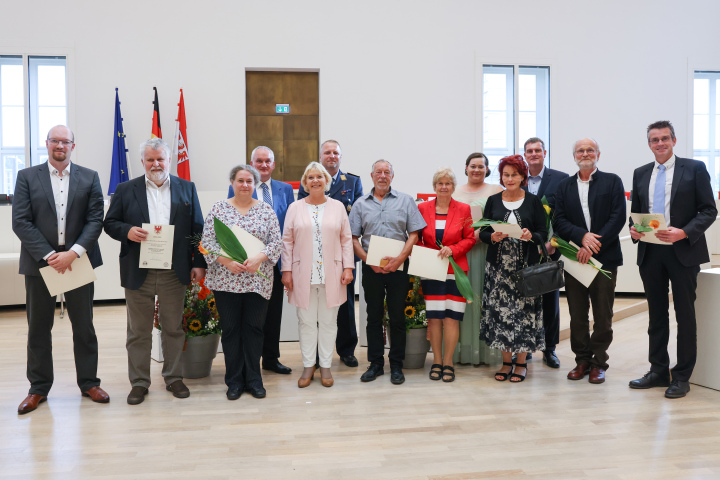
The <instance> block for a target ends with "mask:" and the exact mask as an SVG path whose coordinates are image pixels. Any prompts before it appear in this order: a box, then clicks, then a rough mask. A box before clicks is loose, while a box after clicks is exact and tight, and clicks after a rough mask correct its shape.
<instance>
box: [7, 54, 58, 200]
mask: <svg viewBox="0 0 720 480" xmlns="http://www.w3.org/2000/svg"><path fill="white" fill-rule="evenodd" d="M65 64H66V62H65V57H47V56H28V55H7V56H0V168H2V177H0V192H2V193H13V190H14V188H15V180H16V178H17V172H18V170H22V169H23V168H25V167H26V166H30V165H38V164H40V163H42V162H45V161H47V149H46V148H45V136H46V135H47V132H48V130H50V128H52V127H53V126H55V125H58V124H63V125H64V124H66V123H67V86H66V67H65ZM26 119H27V122H26Z"/></svg>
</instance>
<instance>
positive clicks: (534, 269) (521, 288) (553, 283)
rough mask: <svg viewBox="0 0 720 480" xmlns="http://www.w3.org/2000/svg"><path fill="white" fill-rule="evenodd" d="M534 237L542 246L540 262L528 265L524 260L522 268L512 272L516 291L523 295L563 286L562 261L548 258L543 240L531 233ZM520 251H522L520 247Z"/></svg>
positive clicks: (527, 295) (539, 293)
mask: <svg viewBox="0 0 720 480" xmlns="http://www.w3.org/2000/svg"><path fill="white" fill-rule="evenodd" d="M535 238H537V239H538V240H539V242H540V246H541V247H542V252H543V255H542V258H541V259H540V263H538V264H537V265H531V266H528V264H527V260H524V261H523V268H522V269H520V270H518V271H516V272H515V273H513V274H512V279H513V280H514V281H515V285H516V286H517V289H518V292H520V295H522V296H523V297H536V296H538V295H542V294H544V293H549V292H553V291H555V290H558V289H560V288H562V287H564V286H565V278H564V276H563V262H562V261H561V260H558V261H554V260H552V259H550V255H549V254H548V251H547V248H545V242H543V241H542V238H541V237H540V235H538V234H537V233H533V239H535ZM520 252H522V247H520ZM521 255H522V253H521ZM526 257H527V256H526ZM543 259H544V260H545V261H544V262H543Z"/></svg>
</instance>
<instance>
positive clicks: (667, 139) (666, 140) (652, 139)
mask: <svg viewBox="0 0 720 480" xmlns="http://www.w3.org/2000/svg"><path fill="white" fill-rule="evenodd" d="M670 139H671V137H668V136H667V135H666V136H664V137H662V138H657V137H654V138H651V139H650V140H649V142H650V143H651V144H653V145H657V144H658V143H660V142H663V143H670Z"/></svg>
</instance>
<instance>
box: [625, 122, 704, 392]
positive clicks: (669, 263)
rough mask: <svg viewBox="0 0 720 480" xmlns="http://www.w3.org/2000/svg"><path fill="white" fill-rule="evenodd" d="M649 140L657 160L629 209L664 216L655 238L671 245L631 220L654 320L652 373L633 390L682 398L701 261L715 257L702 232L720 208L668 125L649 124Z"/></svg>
mask: <svg viewBox="0 0 720 480" xmlns="http://www.w3.org/2000/svg"><path fill="white" fill-rule="evenodd" d="M647 139H648V146H649V147H650V150H652V152H653V154H654V155H655V161H654V162H651V163H648V164H647V165H643V166H642V167H640V168H638V169H636V170H635V173H634V175H633V187H632V206H631V207H630V211H631V212H633V213H660V214H663V215H664V216H665V222H666V223H667V225H668V229H667V230H658V231H657V232H656V235H655V236H656V237H657V238H658V239H660V240H662V241H665V242H668V243H669V244H668V245H660V244H654V243H647V242H642V241H640V240H641V239H642V237H643V235H644V234H643V233H640V232H638V231H637V229H636V228H635V227H634V226H633V221H632V218H631V219H630V236H632V239H633V241H634V242H639V243H638V258H637V264H638V266H639V267H640V277H641V278H642V281H643V287H644V288H645V295H646V296H647V299H648V314H649V317H650V326H649V327H648V335H649V336H650V345H649V346H650V352H649V354H648V359H649V360H650V371H649V372H647V373H646V374H645V375H644V376H643V377H642V378H638V379H637V380H633V381H631V382H630V388H640V389H644V388H652V387H667V389H666V390H665V397H667V398H681V397H684V396H685V395H687V393H688V392H689V391H690V383H689V381H690V376H691V375H692V371H693V368H694V367H695V360H696V357H697V324H696V322H695V289H696V287H697V277H698V273H700V265H701V264H703V263H707V262H709V261H710V255H709V254H708V247H707V242H706V240H705V231H706V230H707V229H708V228H710V225H712V223H713V222H714V221H715V217H716V215H717V208H716V207H715V198H714V195H713V191H712V186H711V184H710V175H709V174H708V171H707V168H706V167H705V164H704V163H703V162H699V161H697V160H691V159H689V158H680V157H676V156H675V154H674V153H673V147H674V146H675V143H676V142H677V139H676V138H675V129H674V128H673V126H672V124H671V123H670V122H668V121H665V120H663V121H659V122H655V123H653V124H651V125H650V126H648V128H647ZM670 283H672V292H673V303H674V304H675V321H676V322H677V364H676V365H675V367H673V368H672V370H669V369H670V356H669V355H668V351H667V346H668V340H669V338H670V315H669V308H670V300H669V298H668V286H669V284H670Z"/></svg>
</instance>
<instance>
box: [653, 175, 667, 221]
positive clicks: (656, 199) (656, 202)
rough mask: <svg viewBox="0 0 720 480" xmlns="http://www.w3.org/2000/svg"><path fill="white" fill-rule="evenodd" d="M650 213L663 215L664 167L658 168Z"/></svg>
mask: <svg viewBox="0 0 720 480" xmlns="http://www.w3.org/2000/svg"><path fill="white" fill-rule="evenodd" d="M652 213H662V214H663V215H665V165H660V166H659V167H658V173H657V177H655V193H654V194H653V211H652Z"/></svg>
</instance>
